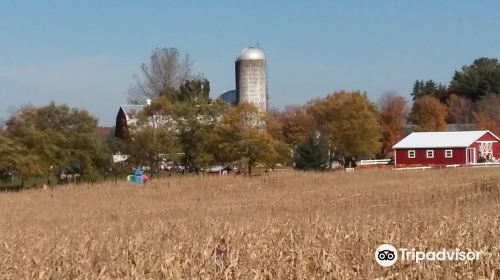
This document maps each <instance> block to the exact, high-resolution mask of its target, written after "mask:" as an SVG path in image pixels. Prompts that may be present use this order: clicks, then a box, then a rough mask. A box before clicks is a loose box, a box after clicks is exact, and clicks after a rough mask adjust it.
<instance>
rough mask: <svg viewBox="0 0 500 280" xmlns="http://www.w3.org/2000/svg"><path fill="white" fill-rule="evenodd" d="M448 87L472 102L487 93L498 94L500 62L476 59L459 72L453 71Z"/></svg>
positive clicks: (499, 90)
mask: <svg viewBox="0 0 500 280" xmlns="http://www.w3.org/2000/svg"><path fill="white" fill-rule="evenodd" d="M450 85H451V87H452V88H453V89H455V90H456V91H457V92H459V93H460V94H461V95H463V96H465V97H466V98H468V99H470V100H472V101H474V102H475V101H478V100H479V99H481V98H482V97H483V96H486V95H487V94H489V93H495V94H499V93H500V62H499V61H498V59H496V58H486V57H481V58H478V59H476V60H474V62H473V63H472V64H471V65H467V66H463V67H462V69H461V71H455V74H454V75H453V78H452V80H451V83H450Z"/></svg>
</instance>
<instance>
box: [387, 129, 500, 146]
mask: <svg viewBox="0 0 500 280" xmlns="http://www.w3.org/2000/svg"><path fill="white" fill-rule="evenodd" d="M486 133H491V132H490V131H488V130H480V131H440V132H413V133H412V134H410V135H408V136H406V137H405V138H403V140H401V141H399V142H398V143H397V144H396V145H394V146H392V148H393V149H405V148H415V149H419V148H463V147H469V146H470V145H471V144H472V143H474V142H475V141H477V140H478V139H479V138H480V137H481V136H483V135H484V134H486ZM491 135H493V136H494V137H495V138H496V139H498V137H496V136H495V135H494V134H493V133H491ZM498 140H499V141H500V139H498Z"/></svg>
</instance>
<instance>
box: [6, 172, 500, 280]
mask: <svg viewBox="0 0 500 280" xmlns="http://www.w3.org/2000/svg"><path fill="white" fill-rule="evenodd" d="M222 237H223V238H224V239H225V241H226V244H225V248H226V251H225V253H223V251H224V248H223V247H224V246H219V249H220V250H219V251H221V252H222V253H220V254H219V257H217V256H214V248H215V247H217V246H218V244H219V242H220V239H221V238H222ZM383 243H390V244H392V245H394V246H395V247H396V248H398V247H405V248H417V249H420V250H426V251H429V250H435V251H437V250H440V249H443V248H446V249H455V248H460V249H462V250H474V251H481V254H482V256H481V258H480V260H479V261H474V262H461V261H447V262H444V261H435V262H432V261H426V262H421V263H419V264H416V263H414V262H403V261H398V262H397V263H396V264H395V265H394V266H392V267H390V268H383V267H381V266H379V265H378V264H377V263H376V262H375V259H374V253H375V249H376V248H377V247H378V245H380V244H383ZM499 247H500V169H498V168H480V169H479V168H478V169H472V168H470V169H449V170H432V171H413V172H394V171H389V170H366V171H360V172H356V173H349V174H346V173H340V172H339V173H323V174H317V173H297V172H293V171H286V172H285V171H284V172H281V173H280V172H277V173H274V174H270V175H269V176H260V177H255V178H242V177H238V178H234V177H232V176H229V177H224V178H218V177H204V178H202V177H200V178H197V177H187V178H179V177H175V178H169V179H162V180H161V181H154V182H152V183H150V184H149V185H147V186H146V187H143V186H142V185H133V184H130V183H126V182H122V183H120V184H118V185H113V184H109V185H94V186H73V187H61V188H56V189H55V190H54V192H53V193H52V192H51V191H50V190H46V191H44V190H29V191H25V192H19V193H0V275H1V276H0V277H1V279H500V254H499ZM216 251H217V250H216ZM216 255H217V253H216Z"/></svg>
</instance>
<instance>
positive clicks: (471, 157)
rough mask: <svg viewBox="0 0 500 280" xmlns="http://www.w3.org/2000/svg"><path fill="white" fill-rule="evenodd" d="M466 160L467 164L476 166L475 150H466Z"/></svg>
mask: <svg viewBox="0 0 500 280" xmlns="http://www.w3.org/2000/svg"><path fill="white" fill-rule="evenodd" d="M466 160H467V164H476V149H475V148H467V154H466Z"/></svg>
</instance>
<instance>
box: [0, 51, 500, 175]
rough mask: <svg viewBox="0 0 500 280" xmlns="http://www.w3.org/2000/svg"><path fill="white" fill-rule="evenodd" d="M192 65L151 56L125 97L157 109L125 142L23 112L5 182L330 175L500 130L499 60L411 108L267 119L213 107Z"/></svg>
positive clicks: (346, 106) (137, 121)
mask: <svg viewBox="0 0 500 280" xmlns="http://www.w3.org/2000/svg"><path fill="white" fill-rule="evenodd" d="M191 67H192V61H191V60H190V58H189V57H188V56H182V55H181V54H180V52H179V51H178V50H176V49H156V50H154V51H153V54H152V55H151V60H150V61H149V63H148V64H143V65H142V66H141V70H142V75H141V76H139V77H138V78H137V83H136V84H135V85H134V86H132V87H131V89H130V93H129V94H130V102H132V103H138V104H144V103H145V101H146V99H148V98H149V99H152V102H151V104H150V105H148V106H145V107H144V110H142V111H141V112H138V113H137V114H136V115H135V116H134V121H133V122H130V123H128V124H127V130H126V131H125V133H124V137H123V139H116V138H114V137H112V135H108V136H107V137H100V136H98V135H97V134H96V130H97V120H96V119H95V118H94V117H92V116H91V115H90V114H89V113H88V112H86V111H84V110H80V109H76V108H69V107H68V106H66V105H56V104H54V103H51V104H49V105H48V106H44V107H39V108H35V107H26V108H22V109H20V110H19V111H18V112H16V113H15V114H13V115H12V116H11V117H10V118H9V119H8V120H7V121H6V122H5V125H4V126H3V127H0V176H1V177H3V178H12V177H13V175H14V176H15V177H16V178H18V179H19V180H21V181H22V182H24V181H26V180H28V179H30V178H42V179H43V180H44V179H45V178H46V179H47V180H46V181H47V182H48V183H50V178H53V177H59V176H60V174H62V173H71V174H79V176H80V179H81V180H84V181H90V182H93V181H95V180H98V179H100V178H104V177H107V176H115V177H116V176H120V175H122V174H123V173H127V172H130V168H131V167H133V166H138V165H141V166H148V167H150V171H151V173H152V174H153V175H155V174H157V173H158V172H159V168H160V163H161V162H162V161H164V160H165V158H166V159H167V160H168V161H169V162H175V163H176V164H178V165H182V166H186V167H193V168H194V169H197V170H200V169H202V168H203V169H206V168H207V167H209V166H210V165H213V164H218V163H236V164H237V165H238V166H239V168H240V170H243V171H245V172H248V173H252V169H253V167H255V166H257V165H260V166H262V167H266V168H272V167H274V166H276V164H282V165H288V166H294V167H295V168H298V169H303V170H324V169H328V168H329V167H331V163H332V161H334V160H339V161H340V162H342V163H344V164H346V165H349V164H352V163H353V162H354V160H355V158H356V157H359V156H364V157H371V158H375V157H380V158H387V157H390V156H391V147H392V145H394V144H395V143H396V142H397V141H399V140H400V139H401V138H402V137H403V136H404V135H405V133H407V132H408V129H411V130H422V131H438V130H446V128H447V124H448V123H460V124H472V125H474V126H475V127H476V128H478V129H490V130H492V131H494V132H496V133H498V132H499V127H500V114H498V112H497V111H498V110H499V108H500V97H499V95H498V93H500V65H499V63H498V61H497V60H496V59H488V58H481V59H477V60H476V61H474V63H473V64H472V65H469V66H464V67H463V68H462V69H461V70H460V71H456V72H455V74H454V75H453V78H452V81H451V83H450V84H449V85H442V84H439V83H436V82H434V81H432V80H430V81H416V82H415V85H414V88H413V91H412V93H411V96H412V98H413V100H412V101H413V103H412V104H411V106H409V104H408V101H407V100H406V99H405V98H404V97H401V96H398V95H397V94H395V93H386V94H384V95H383V96H382V98H381V99H380V100H379V101H378V103H374V102H372V101H370V100H369V99H368V97H367V95H366V93H363V92H346V91H341V92H335V93H332V94H328V95H327V96H325V97H324V98H319V99H314V100H311V101H310V102H308V103H307V104H305V105H300V106H287V107H285V108H284V109H282V110H278V109H274V110H270V111H269V112H267V113H262V112H259V111H258V110H257V109H256V108H255V107H253V106H252V105H249V104H240V105H238V106H233V107H231V106H229V105H227V104H225V103H223V102H222V101H219V100H211V99H210V97H209V95H210V83H209V81H208V80H207V79H205V78H204V77H203V76H202V75H193V74H192V69H191ZM117 152H121V153H122V154H126V155H128V156H129V159H128V160H127V162H126V163H125V164H113V162H112V160H111V155H112V154H114V153H117ZM43 180H42V181H43Z"/></svg>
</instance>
